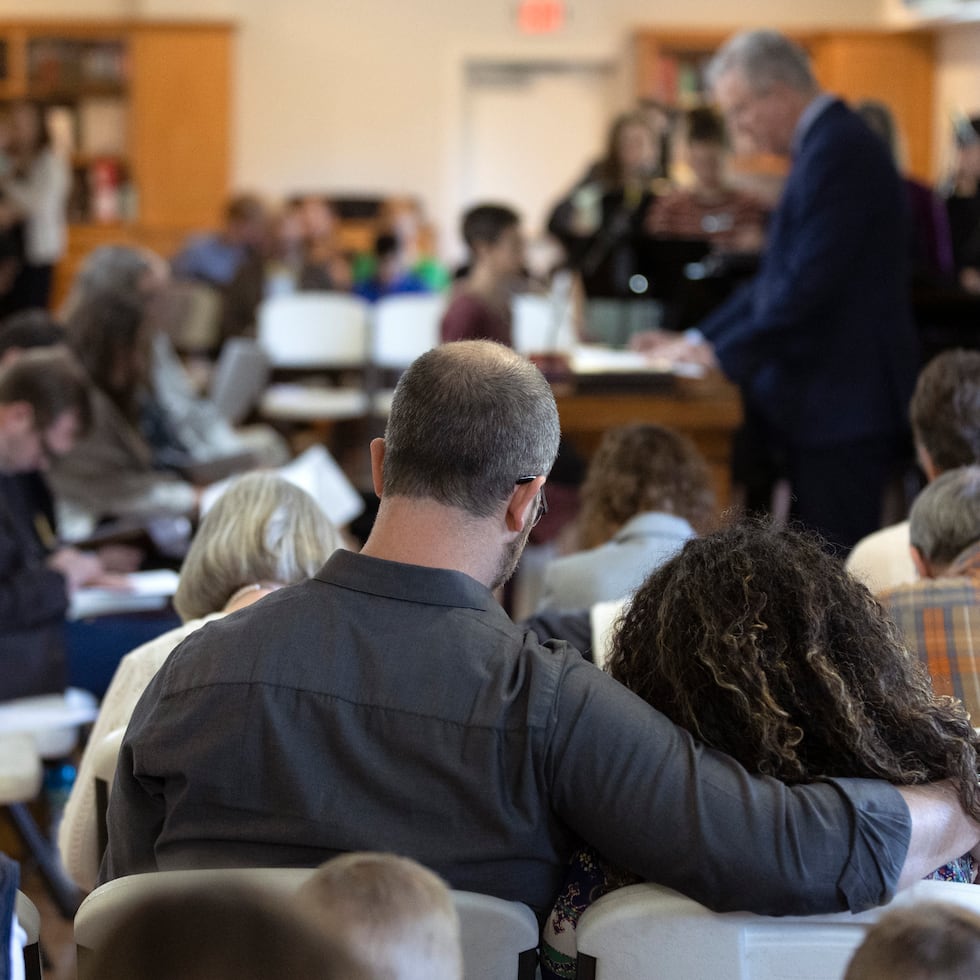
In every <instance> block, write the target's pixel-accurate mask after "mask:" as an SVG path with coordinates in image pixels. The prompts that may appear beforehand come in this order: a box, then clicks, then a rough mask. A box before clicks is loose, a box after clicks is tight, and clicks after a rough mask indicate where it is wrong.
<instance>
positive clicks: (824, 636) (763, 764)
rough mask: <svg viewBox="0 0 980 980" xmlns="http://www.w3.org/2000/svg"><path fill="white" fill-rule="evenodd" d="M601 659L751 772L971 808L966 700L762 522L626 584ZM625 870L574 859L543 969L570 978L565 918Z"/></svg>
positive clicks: (946, 875) (975, 744) (846, 585)
mask: <svg viewBox="0 0 980 980" xmlns="http://www.w3.org/2000/svg"><path fill="white" fill-rule="evenodd" d="M607 666H608V670H609V672H610V673H611V674H612V676H613V677H615V678H616V679H617V680H619V681H620V682H622V683H623V684H625V685H626V686H627V687H628V688H630V689H631V690H632V691H634V692H635V693H636V694H638V695H639V696H640V697H641V698H642V699H643V700H644V701H646V702H647V703H648V704H650V705H652V706H653V707H654V708H656V709H657V710H659V711H661V712H663V714H665V715H666V716H667V717H668V718H670V720H671V721H673V722H674V723H675V724H677V725H680V726H681V727H682V728H686V729H688V731H690V732H691V734H692V735H693V736H694V737H695V738H696V739H697V740H698V742H700V743H701V744H703V745H704V746H705V747H706V748H708V749H716V750H719V751H722V752H727V753H729V754H730V755H732V756H734V758H736V759H738V761H739V762H740V763H741V764H742V765H743V766H745V768H746V769H747V770H748V771H749V772H751V773H758V774H765V775H767V776H774V777H776V778H777V779H780V780H782V781H783V782H786V783H790V784H801V783H807V782H810V781H812V780H819V779H834V778H837V777H867V778H876V779H887V780H888V781H890V782H892V783H895V784H897V785H914V784H919V783H925V782H928V781H929V780H932V779H952V780H954V781H955V782H956V783H957V784H958V789H957V791H956V792H957V794H958V796H959V798H960V800H961V801H962V804H963V807H964V808H965V809H966V810H967V811H968V812H969V813H971V814H973V815H974V819H977V818H978V817H980V791H978V789H977V781H976V772H977V749H978V748H980V735H978V734H977V733H976V732H975V731H974V729H973V726H972V725H971V723H970V718H969V715H968V714H967V712H966V709H965V708H964V707H963V705H962V704H961V703H960V702H959V701H954V700H951V699H949V698H944V697H939V696H937V695H936V694H935V693H934V692H933V689H932V685H931V683H930V681H929V676H928V674H927V673H926V670H925V667H924V666H923V665H922V664H921V663H920V662H919V661H918V660H916V659H915V658H912V657H909V656H908V653H907V651H906V648H905V644H904V641H903V639H902V636H901V634H900V633H899V631H898V629H897V628H896V627H895V625H894V624H893V623H892V622H891V620H889V618H888V617H887V615H885V613H884V611H883V610H882V608H881V606H880V605H879V604H878V603H877V602H876V601H875V599H874V597H873V596H872V595H871V594H870V593H869V592H868V590H867V589H866V588H865V587H864V586H863V585H860V584H859V583H858V582H856V581H855V580H854V579H852V578H851V577H850V576H849V575H848V574H847V573H846V572H845V571H844V569H843V567H842V566H841V564H840V562H839V561H838V560H837V559H835V558H833V557H832V556H830V555H828V554H827V553H826V552H825V551H824V550H823V548H822V547H821V546H820V543H819V541H818V540H817V539H815V538H812V537H809V536H804V535H802V534H799V533H797V532H796V531H792V530H786V529H783V530H780V529H777V528H774V527H772V526H767V525H765V524H762V523H761V522H760V523H758V524H749V525H744V526H737V527H733V528H730V529H727V530H724V531H720V532H717V533H715V534H711V535H708V536H707V537H704V538H695V539H692V540H690V541H688V543H687V544H686V545H685V546H684V548H683V550H682V551H681V552H680V553H679V554H678V555H676V556H675V557H674V558H673V559H671V560H670V561H669V562H667V563H666V564H665V565H663V566H661V568H660V569H659V570H658V571H656V572H654V573H653V574H652V575H651V576H650V578H649V579H647V581H646V582H645V583H644V584H643V586H642V587H641V588H640V589H639V590H638V591H637V593H636V595H635V596H634V598H633V601H632V602H631V603H630V604H629V606H628V607H627V609H626V612H625V614H624V616H623V619H622V620H621V621H620V623H619V626H618V629H617V630H616V632H615V635H614V638H613V649H612V654H611V658H610V661H609V663H608V665H607ZM976 871H977V861H976V859H975V857H974V856H973V855H972V854H966V855H963V856H962V857H961V858H959V859H956V860H954V861H953V862H951V863H950V864H948V865H944V866H943V867H942V868H940V869H939V870H937V871H935V872H933V873H932V874H931V875H930V876H929V877H932V878H939V879H942V880H951V881H961V882H972V881H973V880H974V878H975V877H976ZM636 880H637V879H636V878H635V877H634V876H631V875H628V874H626V873H624V872H623V871H621V870H619V869H617V868H614V867H612V866H611V865H609V864H608V863H607V862H606V861H605V860H604V859H603V858H602V856H601V855H599V854H597V853H596V852H595V851H592V850H588V849H587V850H583V851H580V852H579V853H578V854H577V855H576V856H575V857H573V859H572V862H571V866H570V871H569V874H568V877H567V878H566V882H565V888H564V890H563V891H562V892H561V893H560V895H559V898H558V901H557V903H556V905H555V908H554V909H553V910H552V914H551V917H550V919H549V920H548V922H547V924H546V926H545V931H544V943H545V945H544V953H545V955H544V957H543V963H544V966H545V970H544V971H543V975H544V976H545V977H546V978H555V977H574V975H575V973H574V956H575V943H574V929H575V924H576V923H577V921H578V917H579V916H580V915H581V913H582V911H584V909H585V908H586V907H587V906H588V904H589V903H590V902H592V901H595V900H596V899H597V898H599V897H600V896H601V895H603V894H605V893H606V892H608V891H610V890H612V889H613V888H617V887H620V886H622V885H625V884H631V883H633V882H635V881H636ZM549 971H550V972H549ZM569 971H571V972H569Z"/></svg>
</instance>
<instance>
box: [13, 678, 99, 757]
mask: <svg viewBox="0 0 980 980" xmlns="http://www.w3.org/2000/svg"><path fill="white" fill-rule="evenodd" d="M98 713H99V702H98V701H97V700H96V698H95V697H94V696H93V695H92V694H91V693H90V692H89V691H83V690H82V689H81V688H77V687H69V688H68V689H67V690H66V691H65V692H64V694H40V695H37V696H36V697H30V698H15V699H14V700H12V701H4V702H3V704H0V734H27V735H30V736H31V738H32V739H33V740H34V744H35V747H36V749H37V753H38V755H39V756H40V757H41V758H42V759H60V758H63V757H64V756H67V755H69V754H70V753H71V751H72V749H74V748H75V745H76V743H77V742H78V728H79V726H80V725H85V724H88V723H89V722H90V721H94V720H95V716H96V715H97V714H98Z"/></svg>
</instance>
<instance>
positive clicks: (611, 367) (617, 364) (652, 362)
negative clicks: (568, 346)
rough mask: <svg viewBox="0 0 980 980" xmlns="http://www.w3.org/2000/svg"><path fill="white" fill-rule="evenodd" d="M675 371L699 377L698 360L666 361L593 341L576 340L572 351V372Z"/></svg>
mask: <svg viewBox="0 0 980 980" xmlns="http://www.w3.org/2000/svg"><path fill="white" fill-rule="evenodd" d="M641 372H649V373H650V374H674V375H677V376H678V377H681V378H702V377H704V374H705V370H704V368H703V367H701V365H700V364H688V363H686V362H684V361H669V360H667V359H666V358H663V357H657V356H655V355H654V356H652V357H651V356H650V355H649V354H644V353H641V352H640V351H633V350H615V349H613V348H611V347H601V346H598V345H595V344H579V345H577V346H576V347H575V350H574V351H573V352H572V373H573V374H618V373H623V374H639V373H641Z"/></svg>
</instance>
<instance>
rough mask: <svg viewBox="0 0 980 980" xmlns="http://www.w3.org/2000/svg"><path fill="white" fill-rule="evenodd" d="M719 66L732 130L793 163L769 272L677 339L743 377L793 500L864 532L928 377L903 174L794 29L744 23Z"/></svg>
mask: <svg viewBox="0 0 980 980" xmlns="http://www.w3.org/2000/svg"><path fill="white" fill-rule="evenodd" d="M708 81H709V83H710V84H711V87H712V89H713V91H714V94H715V97H716V99H717V101H718V104H719V106H720V108H721V110H722V111H723V112H724V114H725V116H726V118H727V120H728V123H729V125H730V127H731V128H732V130H733V131H735V132H736V133H740V134H742V135H743V136H746V137H748V138H749V139H750V140H751V141H752V142H753V144H754V145H755V146H756V147H757V149H759V150H760V151H764V152H769V153H776V154H783V155H787V156H790V157H791V159H792V169H791V171H790V175H789V178H788V180H787V183H786V187H785V189H784V192H783V196H782V199H781V201H780V203H779V207H778V209H777V211H776V213H775V214H774V216H773V219H772V222H771V225H770V228H769V238H768V244H767V247H766V250H765V254H764V256H763V259H762V265H761V268H760V271H759V273H758V275H757V276H756V278H755V279H753V280H752V282H750V283H749V284H747V286H745V287H744V288H743V289H742V290H741V291H740V292H738V293H736V294H735V295H734V296H732V297H731V299H730V300H729V301H728V302H727V303H726V304H724V305H723V306H722V307H720V308H719V309H718V310H716V311H715V312H714V313H713V314H711V315H710V316H709V317H708V318H707V319H706V320H705V321H704V322H703V323H701V324H700V326H699V329H698V330H694V331H689V332H688V334H685V335H684V337H683V338H682V339H679V340H675V341H673V342H672V343H670V344H668V345H667V346H666V347H665V348H664V353H666V354H668V355H671V356H676V357H680V358H682V359H693V360H699V361H701V362H703V363H709V364H713V363H717V364H719V365H720V366H721V368H722V370H723V371H724V372H725V374H726V375H728V377H730V378H731V379H732V380H734V381H736V382H738V384H739V385H740V386H741V387H742V391H743V394H744V397H745V402H746V412H747V415H748V417H749V418H750V419H752V420H753V421H754V422H755V424H757V425H758V427H759V429H760V431H761V432H762V434H763V439H764V441H765V442H766V443H767V445H768V446H769V447H770V449H771V450H772V451H773V452H774V453H776V454H778V455H779V457H780V458H781V459H782V460H783V463H784V465H785V467H786V471H787V475H788V477H789V480H790V483H791V487H792V492H793V501H794V502H793V515H794V516H795V517H797V518H798V519H800V520H801V521H803V522H804V523H805V524H807V525H809V526H810V527H813V528H815V529H816V530H818V531H820V532H822V533H823V534H824V535H825V536H826V537H827V538H829V540H830V541H831V542H833V543H834V544H835V545H838V546H841V547H843V548H850V547H851V546H852V545H853V544H854V543H855V542H856V541H857V540H858V539H859V538H860V537H862V536H863V535H864V534H867V533H868V532H869V531H872V530H874V529H875V528H877V527H878V526H879V523H880V511H881V500H882V493H883V490H884V488H885V485H886V483H887V480H888V477H889V476H890V474H891V473H892V472H893V469H894V467H895V464H896V462H897V461H898V460H899V459H900V458H901V455H902V452H903V450H904V440H905V415H906V408H907V406H908V401H909V397H910V395H911V392H912V387H913V385H914V383H915V372H916V367H917V359H916V344H915V337H914V332H913V325H912V318H911V310H910V307H909V301H908V281H907V270H906V256H907V252H908V250H907V244H906V235H907V230H906V216H905V205H904V199H903V196H902V195H903V190H902V185H901V181H900V179H899V176H898V174H897V172H896V170H895V167H894V164H893V163H892V161H891V159H890V157H889V155H888V151H887V149H886V148H885V146H884V144H883V143H882V141H881V140H880V139H877V138H876V137H875V134H874V133H872V132H871V131H870V130H869V129H868V127H867V126H866V125H865V124H864V123H863V122H862V120H861V119H860V118H859V117H858V116H857V115H856V114H855V113H853V112H852V111H851V110H850V109H848V108H847V107H846V106H845V105H844V103H843V102H841V101H840V100H839V99H836V98H834V97H833V96H831V95H828V94H827V93H824V92H821V91H820V89H819V87H818V86H817V83H816V81H815V80H814V78H813V75H812V74H811V71H810V66H809V63H808V61H807V57H806V55H805V54H804V52H803V51H802V50H801V49H800V48H799V47H797V45H795V44H794V43H793V42H791V41H789V40H788V39H787V38H785V37H783V36H782V35H781V34H777V33H775V32H772V31H752V32H747V33H743V34H739V35H737V36H736V37H734V38H732V39H731V40H730V41H729V42H728V43H727V44H726V45H725V46H724V47H723V48H722V49H721V50H720V51H719V52H718V53H717V54H716V55H715V58H714V59H713V61H712V63H711V65H710V66H709V69H708ZM661 345H662V341H661Z"/></svg>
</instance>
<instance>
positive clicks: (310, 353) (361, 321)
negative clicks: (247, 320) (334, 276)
mask: <svg viewBox="0 0 980 980" xmlns="http://www.w3.org/2000/svg"><path fill="white" fill-rule="evenodd" d="M368 312H369V308H368V304H367V303H366V302H365V301H364V300H363V299H361V298H360V297H359V296H349V295H347V294H346V293H328V292H300V293H291V294H287V295H282V296H271V297H268V298H267V299H264V300H263V301H262V302H261V303H260V304H259V311H258V341H259V346H260V347H261V348H262V350H264V351H265V353H266V355H267V356H268V358H269V362H270V363H271V365H272V367H273V368H291V369H305V368H309V369H316V368H323V367H331V368H333V367H336V368H357V367H363V366H364V365H365V363H366V360H367V353H368Z"/></svg>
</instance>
